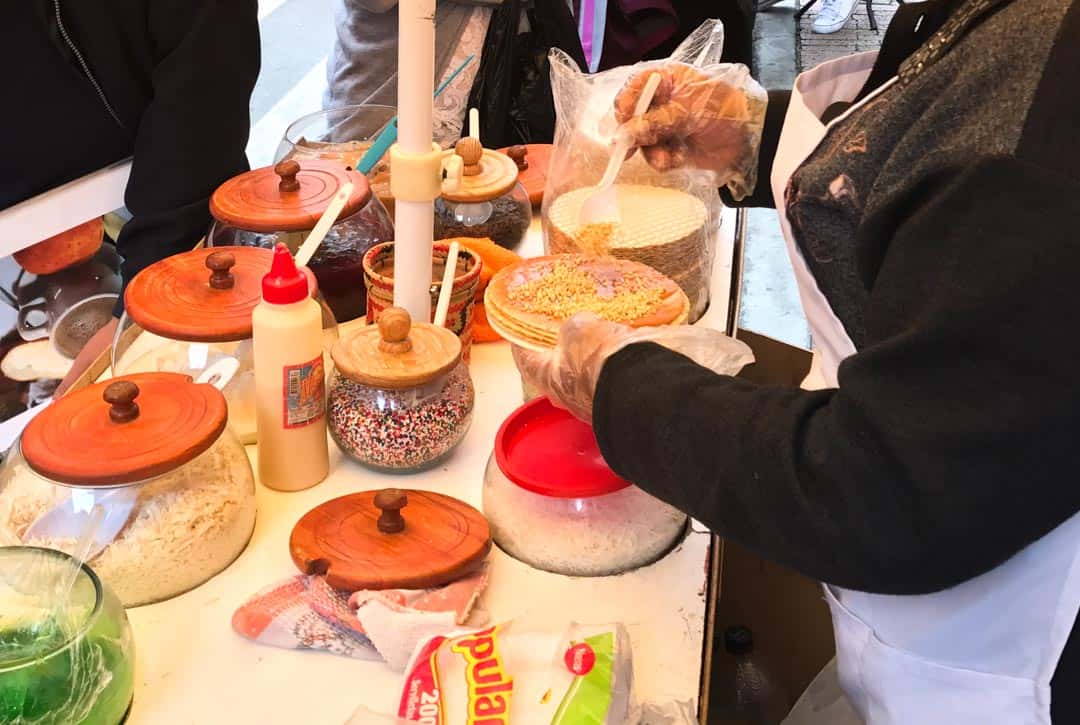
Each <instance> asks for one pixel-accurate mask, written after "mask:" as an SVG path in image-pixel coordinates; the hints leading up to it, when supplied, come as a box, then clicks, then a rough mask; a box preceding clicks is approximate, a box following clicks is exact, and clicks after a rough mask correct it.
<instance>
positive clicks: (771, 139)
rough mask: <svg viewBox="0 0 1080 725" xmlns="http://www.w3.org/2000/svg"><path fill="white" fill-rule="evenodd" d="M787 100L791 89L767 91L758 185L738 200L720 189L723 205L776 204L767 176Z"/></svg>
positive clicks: (785, 111) (771, 205)
mask: <svg viewBox="0 0 1080 725" xmlns="http://www.w3.org/2000/svg"><path fill="white" fill-rule="evenodd" d="M790 100H791V91H788V90H784V91H769V105H768V106H767V107H766V108H765V126H764V128H762V130H761V145H760V146H758V174H757V186H755V187H754V191H753V193H752V194H750V195H749V196H747V197H745V198H743V199H740V200H739V201H735V198H734V197H733V196H731V192H730V191H728V190H727V188H723V189H720V198H721V199H722V200H723V202H724V205H725V206H731V207H748V208H749V207H766V208H769V209H774V208H776V204H775V203H774V202H773V193H772V185H771V184H770V183H769V177H770V176H771V174H772V165H773V159H774V158H775V157H776V147H777V145H778V144H779V143H780V131H781V130H782V129H783V127H784V117H785V116H787V109H788V102H789V101H790Z"/></svg>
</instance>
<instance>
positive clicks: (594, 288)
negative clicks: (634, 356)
mask: <svg viewBox="0 0 1080 725" xmlns="http://www.w3.org/2000/svg"><path fill="white" fill-rule="evenodd" d="M484 306H485V308H486V310H487V315H488V321H489V323H490V324H491V326H492V327H493V328H494V329H495V330H496V331H497V332H498V333H499V334H500V335H502V336H503V337H504V338H505V339H507V340H508V341H510V342H511V343H514V344H516V345H520V346H521V347H526V348H530V349H546V348H551V347H554V346H555V344H556V342H558V338H559V328H560V327H561V326H562V324H563V322H565V321H566V320H568V319H570V318H571V317H573V316H574V315H575V314H577V313H578V312H593V313H594V314H596V315H598V316H599V317H601V318H603V319H607V320H611V321H613V322H620V323H623V324H626V325H629V326H631V327H646V326H661V325H681V324H685V323H686V322H687V318H688V316H689V312H690V301H689V299H688V298H687V297H686V294H685V293H684V292H683V291H682V290H681V289H679V286H678V285H677V284H676V283H675V282H674V281H673V280H671V279H669V278H668V277H665V276H664V275H663V274H661V273H659V272H657V271H656V270H655V269H653V268H651V267H648V266H646V265H643V264H638V263H636V262H631V261H629V260H623V259H615V258H612V257H606V258H599V257H591V256H588V255H584V254H560V255H552V256H548V257H537V258H535V259H527V260H524V261H522V262H520V263H519V264H515V265H513V266H510V267H506V268H504V269H502V270H500V271H499V272H498V273H496V274H495V276H494V277H493V278H492V279H491V282H490V283H489V284H488V287H487V291H486V292H485V294H484Z"/></svg>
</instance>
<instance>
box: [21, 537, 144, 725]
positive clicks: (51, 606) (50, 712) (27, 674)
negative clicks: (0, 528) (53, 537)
mask: <svg viewBox="0 0 1080 725" xmlns="http://www.w3.org/2000/svg"><path fill="white" fill-rule="evenodd" d="M76 567H77V569H76ZM72 574H74V582H73V584H72V586H71V589H70V591H69V592H68V594H67V596H66V597H65V600H64V601H63V602H61V603H60V604H61V606H57V604H58V602H57V596H58V591H62V590H63V588H64V586H63V584H64V583H66V582H67V581H69V580H70V577H71V575H72ZM0 611H2V612H3V615H4V616H3V617H2V618H0V619H2V621H3V622H4V624H3V629H0V722H5V723H41V724H42V725H45V724H49V725H67V724H68V723H79V724H80V725H116V724H117V723H119V722H121V721H122V720H123V719H124V717H125V715H126V713H127V710H128V708H129V707H130V705H131V698H132V694H133V692H134V665H135V647H134V642H133V640H132V636H131V626H130V625H129V624H128V619H127V615H126V614H125V613H124V609H123V607H122V606H121V605H120V601H119V599H117V597H116V595H115V594H113V593H112V591H111V590H110V589H109V588H108V587H107V586H105V585H103V584H102V582H101V580H100V579H98V577H97V575H96V574H95V573H94V572H93V570H91V569H90V567H88V566H86V565H85V564H83V565H82V566H79V565H78V564H77V563H76V562H75V561H74V560H73V559H72V558H71V557H69V556H68V555H67V554H63V553H61V552H59V551H54V550H52V549H42V548H37V547H29V546H7V547H0Z"/></svg>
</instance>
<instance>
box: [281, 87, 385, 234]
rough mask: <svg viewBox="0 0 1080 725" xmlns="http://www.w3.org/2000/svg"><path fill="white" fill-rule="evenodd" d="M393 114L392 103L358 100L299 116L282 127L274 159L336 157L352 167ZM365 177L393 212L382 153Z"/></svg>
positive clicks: (362, 156)
mask: <svg viewBox="0 0 1080 725" xmlns="http://www.w3.org/2000/svg"><path fill="white" fill-rule="evenodd" d="M396 114H397V110H396V109H395V108H394V107H393V106H380V105H377V104H371V103H362V104H356V105H349V106H338V107H337V108H327V109H324V110H322V111H316V112H315V113H309V114H307V115H306V116H301V117H300V118H298V119H296V120H295V121H293V122H292V123H290V124H289V127H288V128H286V129H285V134H284V135H283V136H282V138H281V143H279V144H278V148H277V153H276V154H275V155H274V161H275V162H277V161H284V160H286V159H296V160H297V161H299V160H302V159H326V160H330V161H338V162H340V163H341V164H342V165H343V166H345V168H346V169H355V168H356V165H357V163H359V161H360V159H362V158H364V156H365V154H367V152H368V149H370V148H371V145H372V143H373V142H374V141H375V139H377V138H378V137H379V134H380V133H382V131H383V130H384V129H386V127H387V126H388V125H390V123H392V122H394V119H395V116H396ZM367 178H368V182H369V183H370V184H371V190H372V191H373V192H374V193H375V196H376V197H378V199H379V201H380V202H382V205H383V206H384V207H386V211H388V212H389V213H390V215H391V216H393V214H394V197H393V195H392V194H391V193H390V160H389V159H387V158H386V155H385V154H384V155H383V157H382V158H380V159H379V160H378V161H377V162H376V164H375V166H374V167H373V168H372V169H371V171H369V172H368V173H367Z"/></svg>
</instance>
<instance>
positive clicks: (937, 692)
mask: <svg viewBox="0 0 1080 725" xmlns="http://www.w3.org/2000/svg"><path fill="white" fill-rule="evenodd" d="M875 56H876V53H862V54H859V55H854V56H849V57H846V58H840V59H838V60H835V61H832V62H829V63H825V64H823V65H821V66H818V67H817V68H815V69H814V70H812V71H809V72H807V73H803V74H802V75H800V76H799V77H798V79H797V80H796V82H795V87H794V89H793V92H792V96H791V105H790V107H789V109H788V112H787V118H786V120H785V124H784V129H783V133H782V135H781V138H780V145H779V148H778V150H777V155H776V159H775V161H774V162H773V174H772V189H773V195H774V197H775V199H776V208H777V209H778V210H779V211H780V224H781V227H782V229H783V232H784V237H785V239H786V240H787V248H788V253H789V254H790V256H791V262H792V265H793V266H794V268H795V276H796V279H797V281H798V284H799V294H800V297H801V298H802V304H803V309H804V311H805V313H806V317H807V320H808V322H809V324H810V329H811V334H812V337H813V341H814V348H815V355H814V358H815V361H814V365H813V366H812V368H811V373H810V375H809V376H808V377H807V380H806V382H805V383H804V387H836V386H837V367H838V366H839V364H840V362H841V361H842V360H843V359H844V358H846V357H847V356H849V355H852V354H854V352H855V347H854V345H853V344H852V342H851V339H850V338H849V337H848V335H847V333H846V332H845V331H844V328H843V325H842V324H841V323H840V320H839V319H837V317H836V315H835V314H834V313H833V311H832V309H831V308H830V307H829V304H828V302H827V301H826V299H825V296H824V295H823V294H822V293H821V290H820V289H819V288H818V285H817V282H816V281H815V280H814V278H813V276H812V275H811V274H810V269H809V267H808V266H807V264H806V261H805V260H804V259H803V256H802V253H801V251H800V250H799V248H798V246H797V245H796V243H795V241H794V240H793V238H792V231H791V226H790V225H789V223H788V220H787V215H786V214H785V213H784V211H783V210H784V208H785V207H784V190H785V188H786V186H787V182H788V179H789V178H790V177H791V175H792V174H793V173H794V172H795V170H796V169H797V168H798V167H799V166H800V165H801V164H802V163H803V162H804V161H805V160H806V159H807V157H809V156H810V154H811V153H813V151H814V150H815V149H816V148H817V146H818V144H819V143H820V142H821V141H822V139H823V138H824V136H825V134H826V132H827V129H828V127H827V126H824V125H823V124H822V123H821V122H820V121H819V120H818V119H819V118H820V117H821V114H822V112H823V111H824V110H825V109H826V108H827V107H828V106H829V105H830V104H832V103H833V102H836V101H849V102H850V101H852V100H854V98H855V96H856V95H857V94H858V92H859V90H860V89H861V88H862V86H863V84H864V83H865V81H866V79H867V77H868V76H869V74H870V70H871V68H872V67H873V63H874V59H875ZM894 82H895V81H894ZM885 87H888V86H887V85H886V86H885ZM882 90H884V87H883V88H882V89H879V91H878V92H880V91H882ZM873 95H876V94H873ZM873 95H872V96H871V98H872V97H873ZM867 100H869V99H867ZM860 105H861V104H860ZM855 108H857V106H856V107H854V108H852V109H851V110H849V111H848V113H851V112H852V111H854V110H855ZM848 113H846V114H844V116H841V117H840V118H838V119H836V120H835V121H833V123H837V122H839V121H841V120H842V119H843V118H845V117H846V116H847V115H848ZM867 485H872V484H871V482H868V484H867ZM837 556H843V552H837ZM825 596H826V598H827V600H828V603H829V607H830V609H831V610H832V615H833V629H834V631H835V634H836V650H837V654H836V659H837V666H838V672H839V679H840V685H841V687H842V688H843V690H844V692H845V693H846V694H847V696H848V699H849V700H850V702H851V704H852V706H853V707H854V708H855V710H856V711H857V712H858V713H859V715H860V716H861V717H862V718H863V719H864V720H865V721H866V722H867V723H868V724H869V725H996V724H999V723H1000V724H1001V725H1029V724H1030V725H1036V724H1037V725H1047V724H1048V723H1050V679H1051V677H1052V676H1053V674H1054V669H1055V668H1056V666H1057V662H1058V659H1059V658H1060V656H1061V652H1062V650H1063V649H1064V647H1065V643H1066V641H1067V639H1068V637H1069V633H1070V631H1071V629H1072V627H1073V623H1074V622H1075V620H1076V616H1077V611H1078V609H1080V514H1077V515H1075V516H1073V517H1072V518H1070V519H1069V520H1068V521H1066V522H1065V523H1063V524H1062V525H1061V526H1059V527H1058V528H1057V529H1055V530H1054V531H1052V532H1051V533H1049V534H1048V535H1046V536H1045V537H1043V538H1042V539H1040V540H1039V541H1037V542H1035V543H1033V544H1031V545H1030V546H1028V547H1027V548H1026V549H1024V550H1023V551H1021V552H1019V553H1018V554H1017V555H1016V556H1014V557H1012V558H1011V559H1009V560H1008V561H1007V562H1005V563H1004V564H1002V565H1000V566H999V567H997V568H996V569H994V570H993V571H990V572H987V573H986V574H983V575H982V576H980V577H977V578H975V579H972V580H970V581H967V582H964V583H963V584H960V585H959V586H956V587H953V588H951V589H948V590H945V591H943V592H938V593H936V594H929V595H923V596H888V595H880V594H867V593H864V592H856V591H849V590H845V589H841V588H839V587H833V586H829V585H826V586H825ZM1059 725H1064V724H1059Z"/></svg>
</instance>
